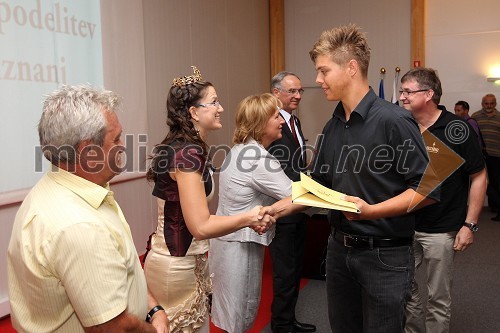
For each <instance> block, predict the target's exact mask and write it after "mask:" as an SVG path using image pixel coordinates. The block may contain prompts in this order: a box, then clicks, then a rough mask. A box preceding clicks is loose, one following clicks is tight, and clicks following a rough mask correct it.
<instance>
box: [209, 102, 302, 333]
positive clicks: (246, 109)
mask: <svg viewBox="0 0 500 333" xmlns="http://www.w3.org/2000/svg"><path fill="white" fill-rule="evenodd" d="M280 108H281V102H280V101H279V100H278V99H277V98H276V97H274V96H273V95H271V94H268V93H266V94H262V95H255V96H249V97H247V98H245V99H244V100H243V101H241V102H240V104H239V106H238V109H237V113H236V130H235V132H234V137H233V142H234V143H235V145H234V146H233V147H232V149H231V151H230V152H229V154H228V156H227V157H226V159H225V160H224V163H223V166H222V173H221V175H220V179H219V206H218V209H217V215H222V216H231V215H234V214H240V213H241V212H244V211H247V210H248V209H249V208H250V207H253V206H255V205H264V206H267V205H271V204H273V203H275V204H274V205H273V207H274V208H275V210H276V212H277V214H276V215H274V217H275V218H278V217H280V216H283V215H287V214H290V213H292V212H293V211H297V210H299V209H304V206H296V205H291V204H290V203H291V200H290V197H289V196H290V195H291V193H292V181H291V180H290V179H289V178H288V177H287V176H286V175H285V173H284V172H283V169H282V168H281V166H280V163H279V161H278V160H277V159H276V158H275V157H274V156H273V155H271V154H270V153H269V152H268V151H267V150H266V149H267V148H268V147H269V145H270V144H271V143H272V142H273V141H275V140H277V139H279V138H281V128H282V127H283V124H284V120H283V118H282V117H281V116H280V113H279V109H280ZM280 199H283V200H280ZM278 200H280V201H278ZM277 201H278V202H277ZM276 202H277V203H276ZM274 227H275V226H274V225H273V226H272V227H271V228H270V229H269V230H268V231H267V232H266V233H264V234H259V233H257V232H255V231H254V230H252V229H250V228H243V229H241V230H238V231H236V232H234V233H231V234H229V235H226V236H223V237H219V238H217V239H212V240H211V241H210V256H209V262H210V272H211V275H212V276H213V277H212V282H213V300H212V321H213V323H214V324H215V325H216V326H218V327H219V328H221V329H224V330H225V331H227V332H231V333H238V332H245V331H246V330H248V329H249V328H250V327H251V326H252V325H253V322H254V320H255V317H256V315H257V310H258V306H259V302H260V291H261V280H262V265H263V262H264V249H265V246H267V245H269V243H270V242H271V241H272V239H273V237H274Z"/></svg>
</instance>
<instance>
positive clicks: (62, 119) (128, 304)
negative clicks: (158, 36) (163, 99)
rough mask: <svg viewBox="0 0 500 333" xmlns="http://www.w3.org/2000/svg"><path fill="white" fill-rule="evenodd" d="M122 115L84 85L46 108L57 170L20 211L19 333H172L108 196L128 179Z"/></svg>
mask: <svg viewBox="0 0 500 333" xmlns="http://www.w3.org/2000/svg"><path fill="white" fill-rule="evenodd" d="M119 105H120V99H119V97H118V96H117V95H116V94H114V93H113V92H111V91H105V90H99V89H95V88H93V87H90V86H86V85H85V86H64V87H62V88H61V89H59V90H57V91H55V92H54V93H52V94H50V95H49V96H47V98H46V99H45V102H44V104H43V113H42V116H41V119H40V123H39V126H38V131H39V136H40V144H41V146H42V150H43V152H44V155H45V157H46V158H47V159H48V160H49V161H50V162H51V163H52V168H51V170H50V171H49V172H47V174H45V175H44V176H43V177H42V179H40V181H38V183H37V184H36V185H35V186H34V187H33V188H32V189H31V191H30V192H29V194H28V195H27V197H26V198H25V200H24V201H23V203H22V205H21V207H20V208H19V211H18V212H17V215H16V218H15V221H14V225H13V228H12V236H11V239H10V243H9V247H8V254H7V269H8V285H9V299H10V304H11V309H12V313H11V315H12V321H13V325H14V327H15V328H16V330H17V331H18V332H55V331H57V332H68V333H69V332H90V333H97V332H151V333H154V332H163V333H165V332H168V319H167V317H166V314H165V312H164V311H161V310H162V309H161V307H158V306H157V304H158V303H157V302H156V301H155V300H154V299H153V297H152V296H150V295H149V294H148V290H147V286H146V279H145V277H144V273H143V271H142V268H141V265H140V262H139V258H138V256H137V251H136V249H135V246H134V243H133V241H132V234H131V232H130V228H129V225H128V224H127V222H126V221H125V218H124V216H123V213H122V211H121V209H120V207H119V206H118V204H117V203H116V201H115V199H114V197H113V192H112V191H110V189H109V184H108V183H109V181H110V180H111V179H112V178H113V177H114V176H115V175H117V174H119V173H120V172H121V156H122V154H123V145H122V141H121V133H122V127H121V125H120V122H119V121H118V117H117V115H116V113H115V111H116V110H118V108H119ZM148 309H152V310H151V311H149V313H148ZM144 318H146V320H147V321H149V323H147V322H145V321H144Z"/></svg>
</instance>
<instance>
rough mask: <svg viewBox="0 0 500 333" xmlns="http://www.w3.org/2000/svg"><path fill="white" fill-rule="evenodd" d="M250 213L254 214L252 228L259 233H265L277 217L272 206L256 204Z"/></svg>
mask: <svg viewBox="0 0 500 333" xmlns="http://www.w3.org/2000/svg"><path fill="white" fill-rule="evenodd" d="M250 213H251V214H252V221H251V224H250V228H252V229H253V230H254V231H255V232H257V233H258V234H259V235H262V234H263V233H265V232H266V231H267V230H269V228H271V226H272V225H273V224H274V223H276V219H275V218H274V215H275V214H276V212H275V210H274V209H273V208H272V207H271V206H265V207H263V206H255V207H254V208H253V209H252V210H251V211H250Z"/></svg>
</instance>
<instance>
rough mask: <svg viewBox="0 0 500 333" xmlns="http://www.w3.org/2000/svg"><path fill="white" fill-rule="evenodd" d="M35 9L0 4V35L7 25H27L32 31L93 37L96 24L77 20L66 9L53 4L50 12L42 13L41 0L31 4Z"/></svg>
mask: <svg viewBox="0 0 500 333" xmlns="http://www.w3.org/2000/svg"><path fill="white" fill-rule="evenodd" d="M33 4H36V7H28V6H21V5H18V6H12V7H11V6H10V5H9V3H8V2H4V1H1V2H0V34H4V28H5V25H7V24H16V25H19V26H26V25H29V26H31V27H32V28H34V29H46V30H49V31H54V32H56V33H63V34H68V35H73V36H80V37H82V38H87V37H89V38H90V39H92V38H93V37H94V32H95V28H96V24H95V23H92V22H88V21H85V20H79V19H78V18H76V17H75V15H71V14H69V13H68V8H66V7H64V6H61V4H60V3H55V4H54V6H53V8H52V9H53V11H52V12H43V11H42V5H41V0H36V2H33Z"/></svg>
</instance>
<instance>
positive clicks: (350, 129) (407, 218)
mask: <svg viewBox="0 0 500 333" xmlns="http://www.w3.org/2000/svg"><path fill="white" fill-rule="evenodd" d="M427 165H428V157H427V152H426V150H425V145H424V142H423V140H422V136H421V134H420V131H419V129H418V125H417V123H416V122H415V120H414V119H413V117H412V116H411V114H410V113H409V112H408V111H406V110H405V109H403V108H401V107H399V106H397V105H395V104H392V103H390V102H388V101H386V100H383V99H381V98H379V97H378V96H377V95H376V94H375V93H374V92H373V90H372V89H371V88H370V90H369V92H368V93H367V94H366V95H365V97H364V98H363V99H362V100H361V102H360V103H359V104H358V105H357V106H356V108H355V109H354V110H353V112H352V113H351V117H350V119H349V121H347V122H346V118H345V111H344V108H343V105H342V103H339V104H338V105H337V107H336V109H335V111H334V113H333V116H332V118H331V119H330V120H329V121H328V123H327V124H326V126H325V128H324V129H323V137H322V140H321V142H320V143H319V145H318V147H317V156H316V159H315V162H314V165H313V173H312V174H313V178H314V179H315V180H316V181H318V182H320V183H322V184H323V185H325V186H328V187H330V188H332V189H334V190H337V191H340V192H343V193H346V194H348V195H353V196H358V197H360V198H361V199H363V200H365V201H366V202H368V203H369V204H376V203H379V202H382V201H385V200H387V199H390V198H392V197H395V196H397V195H399V194H401V193H402V192H404V191H406V190H407V189H408V188H413V189H415V190H416V189H417V187H418V184H419V181H420V178H421V177H422V175H423V174H424V172H425V170H426V167H427ZM329 220H330V223H331V224H333V225H334V226H335V228H337V229H338V230H340V231H342V232H345V233H348V234H356V235H365V236H377V237H410V236H413V232H414V226H415V225H414V223H415V217H414V214H406V215H403V216H398V217H392V218H383V219H378V220H364V221H348V220H347V219H346V218H345V217H344V215H343V214H342V213H341V212H340V211H336V210H331V211H330V213H329Z"/></svg>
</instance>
